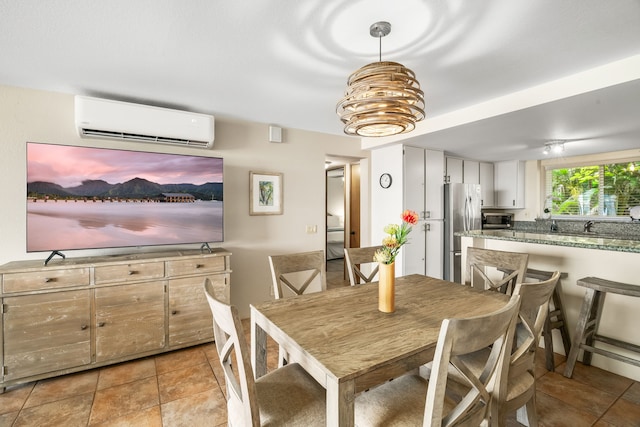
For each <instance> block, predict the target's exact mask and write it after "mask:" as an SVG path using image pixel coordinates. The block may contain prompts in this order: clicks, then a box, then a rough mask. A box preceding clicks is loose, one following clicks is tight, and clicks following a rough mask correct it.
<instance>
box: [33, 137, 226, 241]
mask: <svg viewBox="0 0 640 427" xmlns="http://www.w3.org/2000/svg"><path fill="white" fill-rule="evenodd" d="M223 200H224V197H223V160H222V158H220V157H209V156H202V155H183V154H164V153H148V152H140V151H128V150H118V149H110V148H88V147H75V146H67V145H56V144H43V143H36V142H28V143H27V252H41V251H62V250H75V249H101V248H116V247H118V248H119V247H139V246H155V245H177V244H189V243H201V244H204V243H207V244H208V243H215V242H222V241H223V239H224V227H223V216H224V215H223V205H224V202H223Z"/></svg>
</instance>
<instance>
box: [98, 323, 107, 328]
mask: <svg viewBox="0 0 640 427" xmlns="http://www.w3.org/2000/svg"><path fill="white" fill-rule="evenodd" d="M104 325H106V322H98V327H99V328H102V327H103V326H104Z"/></svg>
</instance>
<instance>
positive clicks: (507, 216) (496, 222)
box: [482, 212, 513, 230]
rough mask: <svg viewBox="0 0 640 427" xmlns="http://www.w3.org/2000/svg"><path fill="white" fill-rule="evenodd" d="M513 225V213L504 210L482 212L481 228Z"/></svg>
mask: <svg viewBox="0 0 640 427" xmlns="http://www.w3.org/2000/svg"><path fill="white" fill-rule="evenodd" d="M512 226H513V214H512V213H505V212H482V229H483V230H490V229H508V228H511V227H512Z"/></svg>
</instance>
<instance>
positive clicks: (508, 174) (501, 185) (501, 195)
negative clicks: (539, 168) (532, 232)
mask: <svg viewBox="0 0 640 427" xmlns="http://www.w3.org/2000/svg"><path fill="white" fill-rule="evenodd" d="M524 172H525V162H524V161H521V160H508V161H503V162H495V163H494V181H493V182H494V189H495V199H496V203H495V207H497V208H511V209H513V208H517V209H522V208H524Z"/></svg>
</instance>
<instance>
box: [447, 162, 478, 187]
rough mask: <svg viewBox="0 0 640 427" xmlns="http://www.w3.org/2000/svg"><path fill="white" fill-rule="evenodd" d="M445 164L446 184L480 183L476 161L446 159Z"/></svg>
mask: <svg viewBox="0 0 640 427" xmlns="http://www.w3.org/2000/svg"><path fill="white" fill-rule="evenodd" d="M445 164H446V171H445V182H446V183H447V184H454V183H465V184H479V183H480V162H478V161H476V160H465V159H459V158H457V157H447V158H446V159H445Z"/></svg>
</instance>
